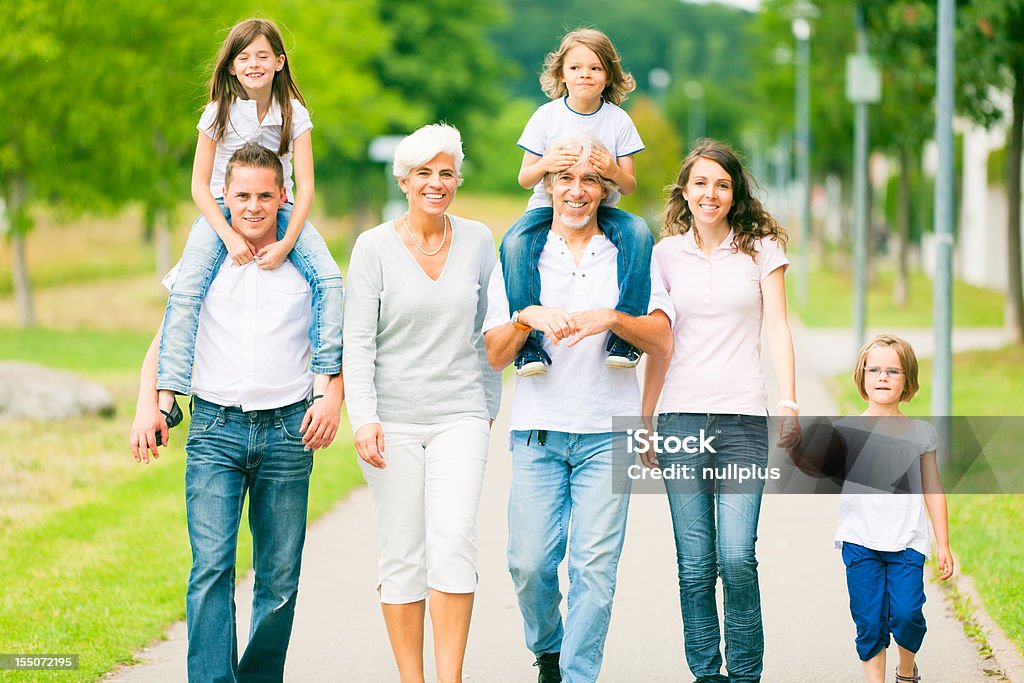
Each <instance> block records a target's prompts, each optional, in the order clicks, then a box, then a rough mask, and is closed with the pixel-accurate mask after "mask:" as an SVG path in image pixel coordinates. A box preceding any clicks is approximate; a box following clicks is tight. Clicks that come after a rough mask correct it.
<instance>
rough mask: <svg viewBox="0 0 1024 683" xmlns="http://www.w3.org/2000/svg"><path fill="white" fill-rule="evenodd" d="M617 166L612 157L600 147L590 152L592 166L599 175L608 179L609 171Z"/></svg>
mask: <svg viewBox="0 0 1024 683" xmlns="http://www.w3.org/2000/svg"><path fill="white" fill-rule="evenodd" d="M614 164H615V162H614V161H613V160H612V155H611V154H609V153H608V152H606V151H604V150H603V149H600V148H598V147H595V148H593V149H592V150H590V165H591V166H593V167H594V170H595V171H597V172H598V174H600V175H602V176H605V177H607V176H608V170H609V169H610V168H611V167H612V166H613V165H614Z"/></svg>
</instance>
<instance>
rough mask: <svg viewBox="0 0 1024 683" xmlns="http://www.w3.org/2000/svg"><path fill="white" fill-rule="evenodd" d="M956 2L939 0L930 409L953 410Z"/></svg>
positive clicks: (934, 411)
mask: <svg viewBox="0 0 1024 683" xmlns="http://www.w3.org/2000/svg"><path fill="white" fill-rule="evenodd" d="M955 29H956V3H955V2H954V0H939V16H938V37H937V44H936V47H937V54H936V69H935V71H936V77H937V78H936V89H935V90H936V97H935V142H936V144H937V145H938V148H939V166H938V170H937V171H936V172H935V237H936V243H937V249H936V262H935V292H934V295H933V296H934V299H933V309H932V310H933V313H934V320H933V324H934V326H935V362H934V364H933V366H932V406H931V408H932V415H952V413H953V377H952V374H953V373H952V369H953V361H952V353H953V351H952V332H953V311H952V303H953V274H952V271H953V93H954V90H953V88H954V68H955V64H956V61H955V55H956V52H955V42H954V31H955Z"/></svg>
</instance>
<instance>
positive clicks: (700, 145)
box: [661, 138, 789, 260]
mask: <svg viewBox="0 0 1024 683" xmlns="http://www.w3.org/2000/svg"><path fill="white" fill-rule="evenodd" d="M698 159H709V160H711V161H714V162H715V163H717V164H718V165H719V166H721V167H722V168H723V169H724V170H725V172H726V173H728V174H729V177H730V178H731V179H732V207H731V208H730V209H729V215H728V216H727V217H726V220H728V221H729V227H731V228H732V230H733V233H734V236H733V242H732V246H733V248H734V249H737V250H739V251H741V252H743V253H744V254H746V255H747V256H749V257H750V258H752V259H755V260H756V258H757V249H756V247H755V243H756V242H757V241H758V240H760V239H763V238H765V237H768V238H771V239H773V240H778V241H779V242H781V243H782V246H783V248H785V246H786V242H787V240H788V239H789V238H788V237H787V236H786V231H785V230H784V229H783V227H782V226H781V225H779V224H778V222H777V221H776V220H775V219H774V218H773V217H772V215H771V214H770V213H768V211H767V210H765V208H764V206H763V205H762V204H761V200H759V199H758V198H757V197H756V196H754V193H753V188H754V187H755V185H754V181H753V179H752V178H751V177H750V176H749V175H748V174H747V172H746V171H745V170H744V168H743V164H742V163H740V159H739V157H738V156H737V154H736V152H735V151H733V149H732V148H731V147H729V145H727V144H725V143H724V142H719V141H718V140H712V139H710V138H703V139H701V140H698V141H697V145H696V146H695V147H694V148H693V151H691V152H690V153H689V154H688V155H687V156H686V158H685V159H683V163H682V165H681V166H680V167H679V175H678V177H677V178H676V182H675V183H674V184H672V185H669V186H668V187H667V188H665V189H666V191H667V192H668V201H667V202H666V203H665V213H664V224H663V226H662V228H661V236H662V237H669V236H672V235H684V234H686V233H687V232H689V231H690V230H691V229H692V228H693V214H692V213H691V212H690V206H689V204H688V203H687V201H686V198H685V197H684V196H683V192H684V191H685V190H686V184H687V183H689V182H690V172H691V171H692V170H693V165H694V164H696V163H697V160H698Z"/></svg>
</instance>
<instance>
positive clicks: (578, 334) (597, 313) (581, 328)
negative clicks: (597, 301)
mask: <svg viewBox="0 0 1024 683" xmlns="http://www.w3.org/2000/svg"><path fill="white" fill-rule="evenodd" d="M571 322H572V326H573V338H572V341H570V342H569V343H568V344H567V346H576V345H577V344H579V343H580V342H581V341H583V340H584V339H586V338H587V337H590V336H592V335H595V334H601V333H602V332H607V331H608V330H610V329H611V327H612V323H613V322H615V311H613V310H612V309H610V308H595V309H594V310H592V311H579V312H578V313H573V314H572V320H571Z"/></svg>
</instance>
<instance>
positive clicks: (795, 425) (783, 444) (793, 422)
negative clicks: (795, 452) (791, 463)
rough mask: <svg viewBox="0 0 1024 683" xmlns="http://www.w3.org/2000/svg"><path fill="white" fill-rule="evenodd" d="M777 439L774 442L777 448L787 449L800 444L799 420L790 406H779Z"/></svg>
mask: <svg viewBox="0 0 1024 683" xmlns="http://www.w3.org/2000/svg"><path fill="white" fill-rule="evenodd" d="M779 417H781V418H782V419H781V420H779V440H778V441H777V442H776V443H775V445H776V446H778V447H779V448H781V449H783V450H785V451H789V450H791V449H794V448H796V446H798V445H799V444H800V421H799V420H798V419H797V417H796V411H794V410H793V409H792V408H779Z"/></svg>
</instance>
